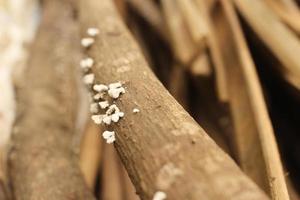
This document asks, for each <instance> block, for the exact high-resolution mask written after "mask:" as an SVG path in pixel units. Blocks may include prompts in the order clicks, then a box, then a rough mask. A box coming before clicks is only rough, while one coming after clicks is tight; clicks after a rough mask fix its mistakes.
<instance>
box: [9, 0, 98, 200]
mask: <svg viewBox="0 0 300 200" xmlns="http://www.w3.org/2000/svg"><path fill="white" fill-rule="evenodd" d="M72 3H73V2H72V1H68V0H63V1H62V0H49V1H43V14H42V21H41V25H40V27H39V30H38V33H37V36H36V40H35V42H34V44H33V47H32V52H31V53H32V54H31V57H30V58H29V63H28V67H27V70H26V71H25V72H24V76H23V77H22V80H21V81H20V85H18V88H17V95H16V96H17V118H16V122H15V125H14V129H13V133H12V147H11V150H10V154H9V167H10V168H9V169H10V170H9V171H10V178H11V181H12V188H13V192H14V198H15V199H16V200H19V199H20V200H41V199H43V200H53V199H55V200H66V199H77V200H80V199H82V200H90V199H94V197H93V196H92V193H91V192H90V191H89V190H88V188H87V186H86V185H85V183H84V179H83V177H82V174H81V171H80V169H79V165H78V161H77V159H76V157H75V154H74V153H73V151H72V136H73V133H74V123H75V119H76V116H75V115H76V113H77V112H76V107H77V103H76V99H77V97H78V96H77V95H78V94H77V91H76V89H75V88H76V81H75V72H76V67H77V66H78V55H79V53H78V52H79V45H78V44H79V40H78V39H79V38H78V34H77V32H78V28H77V26H76V23H75V21H74V12H73V9H72Z"/></svg>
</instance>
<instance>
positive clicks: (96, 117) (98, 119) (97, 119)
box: [92, 115, 104, 124]
mask: <svg viewBox="0 0 300 200" xmlns="http://www.w3.org/2000/svg"><path fill="white" fill-rule="evenodd" d="M103 118H104V115H92V120H93V121H94V123H95V124H101V123H102V120H103Z"/></svg>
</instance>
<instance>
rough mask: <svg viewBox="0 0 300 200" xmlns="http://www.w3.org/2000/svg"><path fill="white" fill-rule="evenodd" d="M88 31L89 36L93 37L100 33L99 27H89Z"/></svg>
mask: <svg viewBox="0 0 300 200" xmlns="http://www.w3.org/2000/svg"><path fill="white" fill-rule="evenodd" d="M86 33H87V34H88V35H89V36H92V37H95V36H96V35H98V34H99V29H97V28H88V29H87V31H86Z"/></svg>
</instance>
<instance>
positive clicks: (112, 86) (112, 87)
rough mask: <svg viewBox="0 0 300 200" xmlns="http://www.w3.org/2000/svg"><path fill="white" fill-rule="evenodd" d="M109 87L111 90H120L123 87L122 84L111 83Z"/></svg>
mask: <svg viewBox="0 0 300 200" xmlns="http://www.w3.org/2000/svg"><path fill="white" fill-rule="evenodd" d="M108 87H109V89H115V88H119V87H122V83H121V82H116V83H111V84H109V85H108Z"/></svg>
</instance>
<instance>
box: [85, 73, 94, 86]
mask: <svg viewBox="0 0 300 200" xmlns="http://www.w3.org/2000/svg"><path fill="white" fill-rule="evenodd" d="M94 80H95V75H94V74H86V75H84V77H83V82H84V83H85V84H87V85H91V84H93V83H94Z"/></svg>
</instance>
